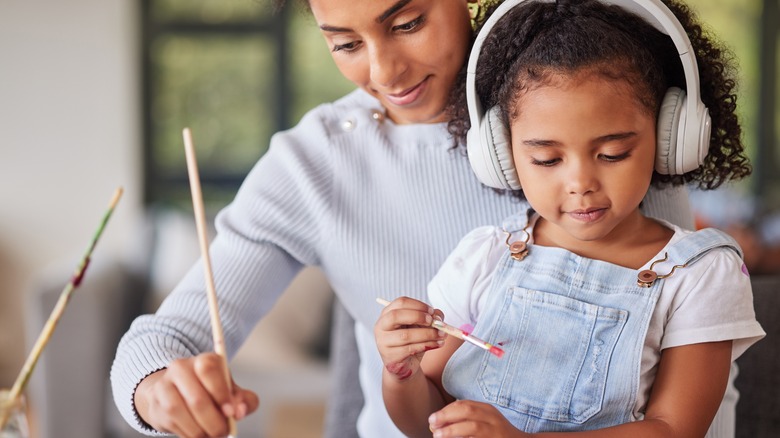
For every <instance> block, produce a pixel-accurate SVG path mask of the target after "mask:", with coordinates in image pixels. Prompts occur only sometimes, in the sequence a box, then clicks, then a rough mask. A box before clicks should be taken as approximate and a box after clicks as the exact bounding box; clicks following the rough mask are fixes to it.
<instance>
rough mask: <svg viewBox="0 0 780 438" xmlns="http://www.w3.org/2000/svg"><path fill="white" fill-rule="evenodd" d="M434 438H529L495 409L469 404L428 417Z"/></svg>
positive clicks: (458, 404)
mask: <svg viewBox="0 0 780 438" xmlns="http://www.w3.org/2000/svg"><path fill="white" fill-rule="evenodd" d="M428 424H429V425H430V428H431V432H433V436H434V438H444V437H473V438H509V437H512V438H516V437H529V436H531V435H530V434H527V433H525V432H523V431H521V430H518V429H516V428H515V427H514V426H512V424H511V423H510V422H509V421H508V420H507V419H506V418H504V416H503V415H501V413H500V412H499V411H498V409H496V408H495V407H493V406H491V405H489V404H487V403H480V402H475V401H471V400H458V401H455V402H452V403H450V404H448V405H447V406H445V407H444V408H443V409H441V410H440V411H438V412H434V413H433V414H432V415H431V416H430V417H428Z"/></svg>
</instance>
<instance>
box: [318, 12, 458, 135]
mask: <svg viewBox="0 0 780 438" xmlns="http://www.w3.org/2000/svg"><path fill="white" fill-rule="evenodd" d="M309 4H310V6H311V10H312V12H313V14H314V18H315V19H316V20H317V25H318V26H319V28H320V30H321V31H322V34H323V36H324V37H325V40H326V42H327V44H328V46H329V48H330V50H331V55H332V56H333V60H334V61H335V62H336V66H338V68H339V70H340V71H341V73H342V74H343V75H344V76H345V77H346V78H347V79H349V80H350V81H352V82H354V83H355V84H356V85H357V86H359V87H360V88H362V89H363V90H365V91H367V92H368V93H370V94H371V95H373V96H374V97H376V98H377V99H379V101H380V102H381V103H382V105H383V106H384V107H385V108H386V109H387V116H388V117H390V119H391V120H393V121H394V122H395V123H398V124H406V123H433V122H442V121H445V120H446V116H445V114H444V112H443V111H444V107H445V105H446V103H447V99H448V96H449V92H450V89H451V88H452V86H453V84H454V81H455V79H456V77H457V74H458V71H459V70H460V68H461V66H462V65H463V63H464V61H465V58H466V51H467V50H468V44H469V40H470V38H471V26H470V22H469V15H468V9H467V7H466V0H310V2H309Z"/></svg>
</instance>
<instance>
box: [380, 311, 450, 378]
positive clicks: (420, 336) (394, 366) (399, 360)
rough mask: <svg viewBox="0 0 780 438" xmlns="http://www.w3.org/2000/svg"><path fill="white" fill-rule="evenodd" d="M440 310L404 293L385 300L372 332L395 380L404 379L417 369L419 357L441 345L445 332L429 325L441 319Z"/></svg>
mask: <svg viewBox="0 0 780 438" xmlns="http://www.w3.org/2000/svg"><path fill="white" fill-rule="evenodd" d="M442 317H443V315H442V313H441V311H438V310H434V309H433V308H431V307H430V306H429V305H427V304H425V303H423V302H421V301H418V300H415V299H412V298H407V297H401V298H398V299H396V300H394V301H393V302H391V303H390V304H388V305H387V306H386V307H385V308H384V310H382V314H381V315H380V316H379V319H378V320H377V322H376V324H375V325H374V336H375V337H376V344H377V347H378V348H379V354H380V355H381V356H382V362H383V363H384V365H385V370H386V371H387V372H388V373H389V374H390V375H391V376H394V377H395V378H397V379H398V380H406V379H408V378H409V377H411V376H413V375H414V374H415V373H417V372H418V371H419V370H420V360H421V359H422V356H423V354H424V353H425V352H426V351H428V350H433V349H436V348H439V347H441V346H442V345H443V344H444V338H445V337H446V336H447V335H446V334H445V333H442V332H440V331H438V330H436V329H435V328H433V327H431V323H433V319H434V318H437V319H442Z"/></svg>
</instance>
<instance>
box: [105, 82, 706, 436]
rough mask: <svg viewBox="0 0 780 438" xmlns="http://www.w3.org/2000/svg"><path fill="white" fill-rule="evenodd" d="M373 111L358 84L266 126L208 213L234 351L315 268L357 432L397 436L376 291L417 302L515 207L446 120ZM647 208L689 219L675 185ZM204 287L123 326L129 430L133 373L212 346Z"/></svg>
mask: <svg viewBox="0 0 780 438" xmlns="http://www.w3.org/2000/svg"><path fill="white" fill-rule="evenodd" d="M381 111H382V108H381V106H380V105H379V103H378V101H376V100H374V99H373V98H372V97H370V96H369V95H367V94H366V93H364V92H362V91H355V92H353V93H351V94H349V95H347V96H346V97H344V98H342V99H340V100H338V101H336V102H334V103H331V104H326V105H322V106H319V107H318V108H316V109H314V110H312V111H311V112H309V113H308V114H307V115H306V116H305V117H304V118H303V119H302V120H301V122H300V123H299V124H298V125H297V126H296V127H295V128H293V129H291V130H289V131H285V132H282V133H279V134H277V135H275V136H274V137H273V139H272V140H271V147H270V148H269V151H268V153H266V154H265V156H264V157H263V158H262V159H261V160H260V161H259V162H258V163H257V164H256V166H255V167H254V169H253V170H252V171H251V172H250V174H249V175H248V176H247V178H246V180H245V182H244V184H243V185H242V187H241V189H240V190H239V192H238V194H237V195H236V198H235V200H234V201H233V202H232V203H231V204H230V205H229V206H228V207H226V208H225V209H224V210H223V211H221V212H220V214H219V215H218V216H217V219H216V228H217V235H216V237H215V239H214V241H213V242H212V244H211V247H210V256H211V259H212V268H213V271H214V277H215V282H216V290H217V293H218V294H219V303H220V304H219V305H220V315H221V318H222V324H223V326H224V327H223V330H224V334H225V340H226V344H227V349H228V352H229V354H230V355H231V356H232V354H234V353H235V352H236V351H237V350H238V348H239V347H240V346H241V344H242V342H243V341H244V339H245V338H246V337H247V336H248V334H249V332H250V331H251V330H252V328H253V327H254V325H255V324H256V323H257V321H258V320H259V319H260V318H262V317H263V315H265V314H266V313H267V312H268V311H269V309H270V308H271V306H273V304H274V302H275V301H276V299H277V298H278V297H279V294H281V293H282V291H284V289H285V288H286V287H287V285H288V284H289V283H290V281H291V280H292V279H293V277H294V276H295V275H296V274H297V273H298V271H299V270H300V269H301V268H302V267H303V266H304V265H318V266H320V267H321V268H322V270H323V272H324V273H325V274H326V276H327V277H328V280H329V281H330V284H331V286H332V288H333V289H334V291H335V292H336V293H337V294H338V295H339V297H340V298H341V300H342V302H343V303H344V305H345V306H346V307H347V310H348V311H349V312H350V313H351V314H352V316H353V317H354V318H355V320H356V337H357V341H358V349H359V353H360V357H361V368H360V379H361V385H362V388H363V392H364V397H365V401H366V404H365V407H364V409H363V412H362V414H361V416H360V419H359V421H358V430H359V432H360V434H361V436H364V437H391V436H399V437H401V436H402V435H401V434H400V432H397V429H396V428H395V427H394V425H393V424H392V422H391V420H390V418H389V417H388V416H387V413H386V411H385V409H384V404H383V402H382V396H381V370H382V362H381V360H380V358H379V354H378V352H377V349H376V345H375V343H374V337H373V325H374V323H375V321H376V319H377V317H378V316H379V312H380V310H381V308H380V306H378V305H377V304H376V302H375V298H376V297H384V298H387V299H390V300H392V299H393V298H395V297H398V296H400V295H407V296H412V297H416V298H418V299H422V300H426V296H425V290H426V285H427V282H428V281H429V280H430V279H431V278H432V277H433V275H434V274H435V273H436V271H437V269H438V268H439V265H440V264H441V263H442V262H443V261H444V259H445V258H446V256H447V254H448V253H449V252H450V251H451V250H452V249H453V248H454V247H455V245H456V244H457V243H458V241H459V240H460V238H461V237H463V236H464V235H465V234H466V233H467V232H468V231H470V230H472V229H473V228H475V227H477V226H480V225H486V224H500V223H501V220H502V219H503V218H505V217H507V216H509V215H510V214H511V213H513V212H515V211H517V210H518V209H519V208H521V206H522V205H521V204H519V203H518V201H517V200H515V199H514V198H512V197H510V196H504V195H499V194H497V193H496V192H494V191H493V190H491V189H489V188H486V187H484V186H482V185H481V184H480V183H479V182H478V181H477V179H476V177H475V176H474V175H473V174H472V172H471V169H470V167H469V164H468V160H467V159H466V157H465V154H464V153H463V152H462V150H461V149H457V150H453V149H452V145H453V140H452V138H451V137H450V136H449V135H448V134H447V132H446V125H445V124H430V125H395V124H394V123H392V122H391V121H389V120H383V119H382V118H379V119H380V120H377V119H375V118H374V117H372V113H374V112H381ZM644 210H645V212H646V213H647V214H649V215H651V216H657V217H662V218H665V219H668V220H670V221H671V222H674V223H677V224H681V225H683V226H687V227H690V226H691V225H692V219H691V218H692V215H691V212H690V207H689V205H688V201H687V195H686V193H685V191H684V190H683V189H675V190H665V191H663V192H662V193H661V194H659V193H651V194H650V195H648V198H647V199H646V201H645V204H644ZM206 296H207V295H206V292H205V285H204V281H203V268H202V264H201V263H200V262H198V263H196V264H195V265H194V266H193V268H192V269H191V270H190V272H189V273H188V274H187V275H186V276H185V277H184V279H183V280H182V281H181V283H180V284H179V285H178V286H177V287H176V288H175V289H174V291H173V292H172V293H171V294H170V295H169V297H168V298H167V299H166V300H165V302H164V303H163V304H162V305H161V307H160V309H159V310H158V311H157V313H156V314H154V315H145V316H141V317H139V318H138V319H137V320H136V321H135V322H134V323H133V325H132V327H131V328H130V330H129V331H128V332H127V334H125V336H124V337H123V338H122V340H121V342H120V344H119V347H118V350H117V354H116V359H115V361H114V364H113V367H112V370H111V382H112V385H113V391H114V399H115V402H116V404H117V406H118V408H119V410H120V412H121V413H122V415H123V416H124V418H125V419H126V420H127V421H128V422H129V423H130V424H132V425H134V426H135V427H136V428H137V429H139V430H141V431H144V432H146V433H154V432H153V431H149V430H148V429H147V430H144V429H143V425H142V424H141V422H140V421H139V419H138V417H137V414H136V413H135V410H134V408H133V403H132V400H133V392H134V390H135V387H136V386H137V385H138V383H139V382H140V381H141V380H142V379H143V378H144V377H145V376H147V375H149V374H150V373H152V372H154V371H156V370H159V369H161V368H164V367H165V366H166V365H167V364H168V363H170V362H171V361H173V360H174V359H178V358H182V357H189V356H193V355H196V354H198V353H200V352H204V351H212V350H213V344H212V338H211V327H210V325H209V324H210V320H209V315H208V304H207V302H206ZM269 354H271V353H269ZM250 389H251V388H250ZM260 397H261V398H262V394H260Z"/></svg>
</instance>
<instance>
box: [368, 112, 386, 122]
mask: <svg viewBox="0 0 780 438" xmlns="http://www.w3.org/2000/svg"><path fill="white" fill-rule="evenodd" d="M371 118H372V119H374V120H376V121H377V122H382V121H384V120H385V115H384V114H383V113H382V112H381V111H378V110H372V111H371Z"/></svg>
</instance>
